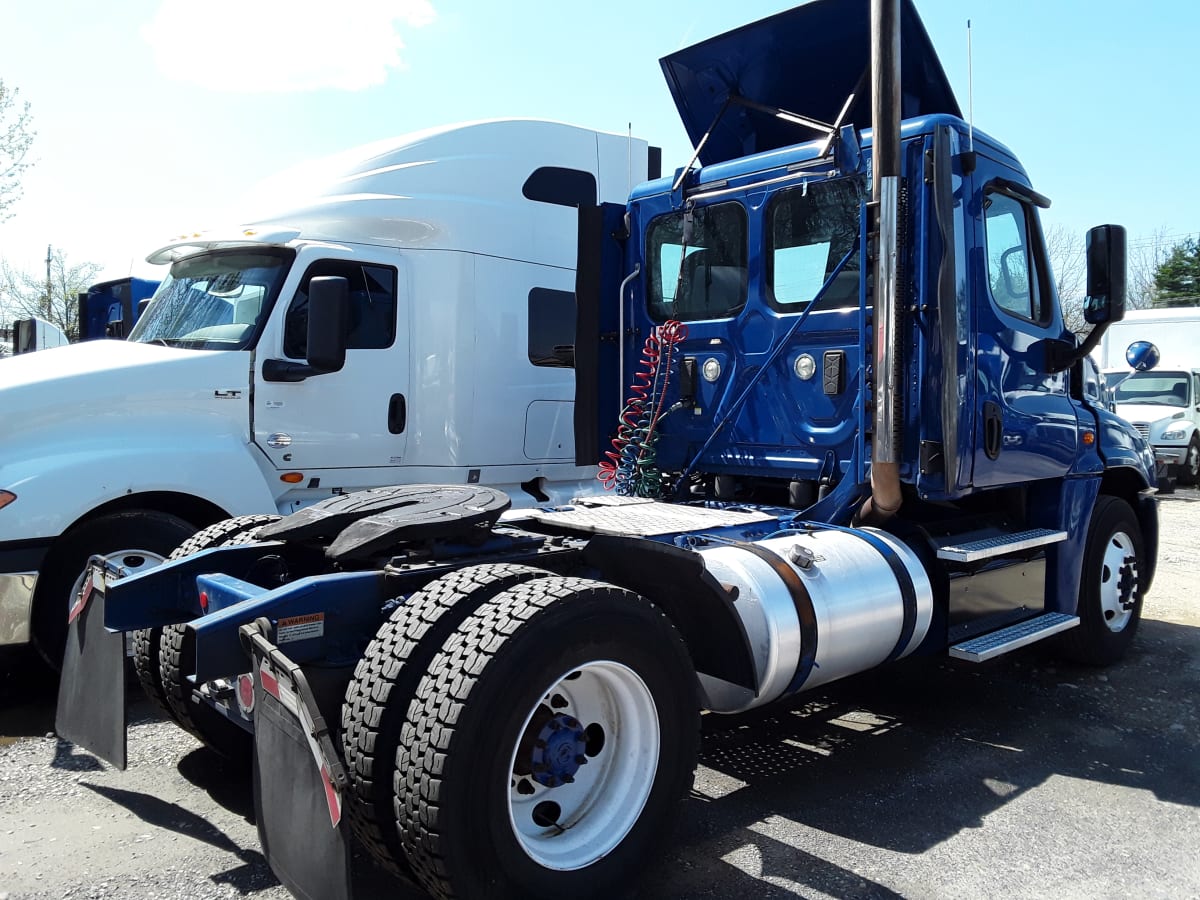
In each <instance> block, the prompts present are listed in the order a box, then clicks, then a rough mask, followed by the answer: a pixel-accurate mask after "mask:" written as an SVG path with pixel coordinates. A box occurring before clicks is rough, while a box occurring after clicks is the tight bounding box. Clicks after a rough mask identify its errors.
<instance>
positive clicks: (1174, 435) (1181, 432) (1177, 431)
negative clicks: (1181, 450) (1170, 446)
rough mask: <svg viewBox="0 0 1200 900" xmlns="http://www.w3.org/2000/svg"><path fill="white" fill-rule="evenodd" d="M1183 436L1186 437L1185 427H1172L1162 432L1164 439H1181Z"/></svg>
mask: <svg viewBox="0 0 1200 900" xmlns="http://www.w3.org/2000/svg"><path fill="white" fill-rule="evenodd" d="M1185 437H1187V429H1186V428H1172V429H1170V430H1169V431H1164V432H1163V433H1162V439H1163V440H1164V441H1182V440H1183V439H1184V438H1185Z"/></svg>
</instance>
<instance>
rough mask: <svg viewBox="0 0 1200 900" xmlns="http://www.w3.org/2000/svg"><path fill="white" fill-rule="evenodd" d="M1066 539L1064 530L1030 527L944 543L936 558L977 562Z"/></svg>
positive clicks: (939, 548)
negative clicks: (970, 539)
mask: <svg viewBox="0 0 1200 900" xmlns="http://www.w3.org/2000/svg"><path fill="white" fill-rule="evenodd" d="M1066 539H1067V533H1066V532H1065V531H1055V530H1053V529H1051V528H1030V529H1028V530H1026V531H1017V532H1013V533H1012V534H1001V535H996V536H994V537H986V538H980V539H978V540H973V541H962V542H956V543H950V544H945V545H943V546H941V547H938V552H937V555H938V559H948V560H951V561H953V562H978V561H979V560H981V559H992V558H993V557H996V556H1004V555H1005V554H1007V553H1017V552H1019V551H1021V550H1029V549H1032V548H1033V547H1041V546H1043V545H1045V544H1057V543H1058V542H1059V541H1065V540H1066Z"/></svg>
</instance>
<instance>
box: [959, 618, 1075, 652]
mask: <svg viewBox="0 0 1200 900" xmlns="http://www.w3.org/2000/svg"><path fill="white" fill-rule="evenodd" d="M1078 624H1079V616H1068V615H1067V614H1066V613H1059V612H1052V613H1044V614H1042V615H1040V616H1037V617H1036V618H1033V619H1027V620H1025V621H1024V622H1018V623H1017V624H1016V625H1009V626H1008V627H1007V628H1001V629H1000V630H999V631H993V632H990V633H988V634H983V635H980V636H979V637H977V638H971V640H969V641H963V642H962V643H961V644H955V645H954V646H953V647H951V648H950V655H951V656H953V657H954V658H955V659H965V660H967V662H983V661H984V660H987V659H991V658H992V657H994V656H999V655H1000V654H1002V653H1008V652H1009V651H1010V650H1016V649H1017V648H1018V647H1024V646H1027V645H1028V644H1032V643H1035V642H1037V641H1040V640H1042V639H1043V638H1048V637H1050V635H1052V634H1058V633H1059V632H1060V631H1066V630H1067V629H1068V628H1074V627H1075V626H1076V625H1078Z"/></svg>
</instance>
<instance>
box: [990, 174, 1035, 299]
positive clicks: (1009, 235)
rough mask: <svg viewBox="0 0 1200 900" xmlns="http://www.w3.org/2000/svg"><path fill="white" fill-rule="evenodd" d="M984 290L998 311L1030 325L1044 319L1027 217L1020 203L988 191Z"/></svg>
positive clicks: (1006, 196)
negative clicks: (986, 274)
mask: <svg viewBox="0 0 1200 900" xmlns="http://www.w3.org/2000/svg"><path fill="white" fill-rule="evenodd" d="M983 209H984V240H985V243H986V250H987V269H988V287H989V289H990V290H991V294H992V299H993V300H994V301H995V302H996V305H997V306H999V307H1000V308H1001V309H1003V310H1006V311H1008V312H1010V313H1012V314H1013V315H1017V316H1020V317H1021V318H1023V319H1029V320H1030V321H1032V322H1041V321H1044V320H1045V303H1044V301H1043V298H1042V292H1041V288H1040V273H1039V272H1038V268H1037V258H1036V256H1035V255H1034V254H1033V253H1032V251H1031V248H1032V246H1033V245H1032V242H1031V241H1030V239H1029V235H1030V229H1029V216H1028V211H1027V210H1026V208H1025V205H1024V204H1023V203H1021V201H1019V200H1016V199H1015V198H1013V197H1009V196H1008V195H1006V194H1000V193H996V192H989V193H988V194H987V195H986V197H985V198H984V201H983Z"/></svg>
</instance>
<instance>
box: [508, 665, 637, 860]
mask: <svg viewBox="0 0 1200 900" xmlns="http://www.w3.org/2000/svg"><path fill="white" fill-rule="evenodd" d="M658 752H659V724H658V710H657V708H656V707H655V705H654V697H653V696H652V695H651V693H650V689H649V688H648V687H646V683H645V682H644V681H643V680H642V679H641V676H639V675H638V674H637V673H636V672H634V671H633V670H632V669H630V668H629V667H628V666H625V665H622V664H621V663H617V662H609V661H599V662H592V663H588V664H586V665H583V666H581V667H579V668H577V669H574V670H572V671H570V672H567V673H565V674H564V675H562V676H561V677H560V678H558V679H557V680H556V681H555V682H554V683H553V684H552V685H551V686H550V688H549V689H548V690H547V691H546V693H545V695H544V696H543V697H542V699H541V700H540V701H539V703H538V705H537V706H536V707H534V708H533V709H532V710H530V712H529V715H528V716H527V717H526V719H525V726H524V728H523V729H522V733H521V737H520V740H518V742H517V746H516V747H515V748H514V750H513V754H512V758H511V759H512V764H511V776H510V781H509V790H508V815H509V820H510V822H511V823H512V827H513V834H514V835H515V837H516V839H517V842H518V843H519V844H520V845H521V848H522V849H523V850H524V851H525V852H526V853H527V854H528V855H529V856H530V857H531V858H532V859H533V860H534V861H535V862H536V863H538V864H539V865H541V866H544V867H545V868H548V869H555V870H558V871H571V870H574V869H582V868H584V867H585V866H589V865H591V864H592V863H594V862H596V860H598V859H601V858H602V857H604V856H606V855H607V854H609V853H611V852H612V851H613V849H614V848H616V847H617V845H618V844H620V843H621V841H622V840H624V839H625V836H626V835H627V834H628V833H629V831H630V829H631V828H633V826H634V824H635V823H636V822H637V820H638V817H639V816H640V815H641V812H642V809H643V807H644V806H645V805H646V800H647V798H648V797H649V796H650V790H651V788H652V787H653V784H654V775H655V771H656V770H657V768H658Z"/></svg>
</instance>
